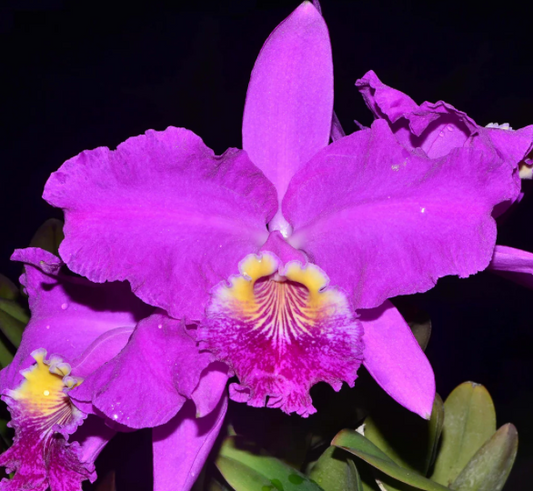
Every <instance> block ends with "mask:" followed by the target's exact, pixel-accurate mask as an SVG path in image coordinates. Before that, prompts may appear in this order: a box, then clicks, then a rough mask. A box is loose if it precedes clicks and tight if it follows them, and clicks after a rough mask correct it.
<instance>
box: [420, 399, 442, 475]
mask: <svg viewBox="0 0 533 491" xmlns="http://www.w3.org/2000/svg"><path fill="white" fill-rule="evenodd" d="M443 427H444V404H443V403H442V399H441V397H440V396H439V394H435V400H434V401H433V410H432V411H431V418H430V420H429V428H428V453H427V456H426V463H425V466H424V468H425V471H424V475H427V473H428V471H429V469H430V468H431V466H432V465H433V462H435V458H436V457H437V449H438V448H439V441H440V437H441V435H442V428H443Z"/></svg>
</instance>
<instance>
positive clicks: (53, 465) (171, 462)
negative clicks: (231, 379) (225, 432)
mask: <svg viewBox="0 0 533 491" xmlns="http://www.w3.org/2000/svg"><path fill="white" fill-rule="evenodd" d="M13 259H14V260H17V261H22V262H23V263H25V266H26V272H25V274H24V275H23V276H22V278H21V282H22V284H23V285H24V287H25V289H26V292H27V293H28V295H29V301H30V308H31V313H32V316H31V320H30V323H29V324H28V326H27V328H26V329H25V331H24V335H23V339H22V343H21V345H20V348H19V350H18V352H17V354H16V356H15V358H14V360H13V362H12V363H11V364H10V365H9V366H8V367H6V368H5V369H4V370H2V372H1V373H0V390H1V393H2V399H3V400H4V401H5V402H6V403H7V405H8V408H9V410H10V411H11V414H12V421H11V423H10V425H11V426H12V427H14V428H15V441H14V444H13V446H12V447H11V448H9V449H8V450H7V451H6V452H5V453H4V454H3V455H1V456H0V465H2V466H5V467H6V468H7V471H8V472H15V475H14V477H13V479H11V480H7V479H4V480H3V481H2V482H1V483H0V489H1V490H19V489H30V488H31V489H42V490H43V491H44V490H45V489H48V487H50V489H51V490H52V491H56V490H64V491H77V490H80V489H81V482H82V481H83V480H85V479H89V480H91V481H94V480H95V479H96V472H95V468H94V461H95V459H96V457H97V456H98V454H99V453H100V451H101V450H102V449H103V447H104V446H105V444H106V443H107V442H108V441H109V439H110V438H111V437H112V436H113V435H114V434H115V433H116V430H120V431H124V430H125V431H128V430H131V429H135V428H136V426H135V413H134V412H128V415H131V422H130V416H127V417H126V418H125V422H126V423H127V425H119V424H117V423H116V419H117V418H115V417H111V418H105V417H102V414H101V413H98V411H95V410H94V408H93V406H92V405H91V404H90V403H84V402H76V401H73V400H72V398H71V397H70V395H71V392H72V390H73V388H75V387H80V388H81V387H82V386H83V385H84V383H85V380H86V379H91V377H90V376H91V374H92V373H93V372H95V371H97V370H98V369H99V367H101V366H106V367H108V368H111V369H113V368H114V367H116V366H117V365H119V366H120V360H121V355H120V354H119V353H120V352H121V350H123V348H124V347H125V346H126V344H128V347H131V346H133V345H135V343H136V342H137V340H139V339H140V338H142V335H143V333H144V332H146V328H147V326H152V325H153V323H154V322H155V323H157V325H158V326H160V327H157V329H158V332H160V333H161V335H162V336H163V338H162V339H168V338H170V337H173V346H174V347H175V348H176V347H177V346H179V347H180V348H181V349H182V350H183V352H185V351H191V350H193V355H192V356H189V360H190V362H191V364H192V363H195V366H194V367H191V366H187V367H182V368H183V370H186V372H183V371H182V372H180V370H179V369H178V370H175V371H174V375H175V376H176V378H177V379H178V380H175V381H174V384H173V383H172V382H173V381H169V380H163V378H164V377H161V381H163V382H164V383H166V392H165V396H166V397H168V398H172V407H171V411H170V412H168V413H165V414H159V417H160V421H159V423H160V426H159V427H158V428H155V429H154V454H155V458H154V466H155V468H156V469H157V470H158V471H159V470H160V469H166V468H167V467H168V468H170V469H172V471H173V472H177V475H174V476H173V479H172V481H171V482H172V486H178V487H180V488H188V487H190V486H192V484H193V483H194V481H195V479H196V477H195V474H196V473H198V472H199V470H200V469H201V467H202V466H203V464H204V461H205V459H206V458H207V455H208V453H209V450H210V448H211V446H212V444H213V442H214V439H215V438H216V436H217V434H218V430H219V428H220V425H221V424H222V420H223V416H224V414H225V408H226V398H225V397H223V394H222V391H223V388H224V386H225V382H226V379H227V377H225V372H224V371H223V372H222V383H221V384H218V385H219V386H220V385H221V386H222V389H219V391H218V393H217V392H216V387H215V385H214V382H216V380H217V374H218V371H217V370H216V368H217V367H216V365H209V359H208V358H207V357H206V355H203V356H202V355H200V354H199V353H197V351H196V350H195V343H194V341H193V340H192V339H191V338H190V337H189V336H187V335H186V333H185V332H184V331H183V329H182V328H181V324H180V323H179V322H177V321H174V320H172V319H168V318H167V316H166V315H161V313H158V312H155V313H153V310H154V309H153V308H152V307H149V306H147V305H145V304H143V303H142V302H141V301H140V300H139V299H137V298H136V297H135V296H134V295H132V294H131V292H130V291H129V289H128V287H127V285H124V284H120V283H111V284H106V285H96V284H94V283H91V282H89V281H87V280H85V279H80V278H74V277H72V276H68V275H65V274H64V273H63V272H62V271H61V268H62V262H61V261H60V260H59V258H57V257H55V256H53V255H52V254H50V253H48V252H46V251H43V250H40V249H35V248H30V249H25V250H19V251H15V253H14V255H13ZM134 331H135V333H134V334H133V338H132V340H131V341H129V339H130V337H132V333H133V332H134ZM128 341H129V342H128ZM194 353H196V356H194ZM143 354H144V355H145V356H146V361H144V360H140V361H141V363H138V365H137V367H136V368H137V371H136V372H135V369H134V370H132V371H131V372H130V377H134V376H135V374H138V376H144V372H145V370H151V369H152V370H153V369H154V368H155V366H154V362H153V360H155V357H154V358H153V359H152V357H151V356H150V353H147V352H146V351H144V352H143ZM132 361H133V360H132ZM135 361H136V362H139V359H137V360H135ZM167 372H169V370H165V372H164V374H166V373H167ZM200 376H201V379H200ZM113 377H114V379H119V378H120V374H119V373H112V374H111V378H110V379H108V380H107V381H106V382H108V383H109V382H110V381H111V380H113ZM218 378H221V377H220V376H218ZM123 390H128V387H123ZM157 390H158V393H159V394H160V393H161V392H162V390H161V388H157ZM102 392H105V390H104V389H102ZM191 392H192V393H191ZM206 392H208V395H209V397H207V396H206V395H205V393H206ZM136 396H137V397H138V398H140V399H141V400H143V394H136ZM103 397H105V395H103ZM213 398H214V399H213ZM187 399H192V401H195V400H196V401H199V402H198V403H197V404H196V407H195V404H194V402H192V401H191V402H187ZM143 402H144V404H143V408H144V411H146V412H147V411H148V410H149V409H150V404H149V403H148V402H147V400H143ZM124 410H126V411H127V410H128V408H122V407H121V406H120V402H118V404H117V405H116V406H115V414H117V413H120V414H122V413H123V412H124ZM191 411H192V414H191ZM152 416H153V413H152ZM165 423H166V424H165ZM154 426H155V424H154ZM176 442H180V444H179V445H177V444H176ZM184 442H186V443H184ZM159 475H161V472H159ZM172 486H170V487H169V488H172Z"/></svg>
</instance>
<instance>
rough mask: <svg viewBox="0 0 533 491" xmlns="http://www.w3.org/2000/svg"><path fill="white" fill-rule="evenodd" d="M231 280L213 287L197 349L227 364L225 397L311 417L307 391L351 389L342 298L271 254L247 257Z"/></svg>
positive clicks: (350, 319) (358, 346)
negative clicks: (230, 374) (325, 386)
mask: <svg viewBox="0 0 533 491" xmlns="http://www.w3.org/2000/svg"><path fill="white" fill-rule="evenodd" d="M239 271H240V273H241V274H240V275H239V276H232V277H231V278H230V280H229V283H226V282H222V283H220V284H219V285H218V286H217V287H216V288H214V289H213V293H212V300H211V303H210V304H209V306H208V309H207V318H206V320H205V322H204V324H203V325H201V326H200V328H199V331H198V339H199V340H200V346H201V347H202V348H205V349H207V350H209V351H211V352H213V353H214V355H215V356H216V358H217V359H219V360H222V361H224V362H226V363H228V364H229V365H230V367H231V369H232V370H233V371H234V372H235V373H236V375H237V376H238V377H239V380H240V384H232V385H231V386H230V397H231V398H232V399H233V400H236V401H239V402H247V403H248V404H249V405H251V406H258V407H262V406H268V407H279V408H281V409H282V410H283V411H284V412H286V413H292V412H296V413H298V414H300V415H302V416H308V415H309V414H312V413H314V412H316V409H315V408H314V407H313V404H312V401H311V397H310V395H309V390H310V388H311V387H312V386H313V385H314V384H316V383H318V382H321V381H324V382H327V383H329V384H330V385H331V386H332V387H333V388H334V389H335V390H340V388H341V386H342V382H343V381H345V382H347V383H348V384H349V385H350V386H353V384H354V381H355V379H356V377H357V369H358V368H359V366H360V364H361V361H362V350H363V343H362V341H361V337H362V334H363V333H362V329H361V327H360V324H359V323H358V322H357V320H356V316H355V315H354V314H353V310H352V308H351V306H350V304H349V302H348V301H347V300H346V297H345V296H344V294H343V293H342V292H341V291H339V290H337V289H336V288H331V287H328V278H327V276H326V275H325V274H324V272H323V271H322V270H321V269H320V268H318V267H316V266H315V265H313V264H307V265H305V266H303V265H302V263H300V262H298V261H290V262H288V263H286V264H283V263H282V262H281V261H280V259H279V258H278V257H277V256H276V255H274V254H272V253H271V252H264V253H262V254H261V256H256V255H249V256H247V257H246V258H245V259H244V260H243V261H242V262H241V263H240V265H239Z"/></svg>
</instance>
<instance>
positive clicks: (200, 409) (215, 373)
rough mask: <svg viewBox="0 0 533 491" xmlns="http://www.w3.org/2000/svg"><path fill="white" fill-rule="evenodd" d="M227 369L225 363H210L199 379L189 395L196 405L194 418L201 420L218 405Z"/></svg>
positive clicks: (226, 376) (223, 388)
mask: <svg viewBox="0 0 533 491" xmlns="http://www.w3.org/2000/svg"><path fill="white" fill-rule="evenodd" d="M228 376H229V367H228V365H226V364H225V363H222V362H220V361H215V362H213V363H211V365H209V366H208V367H207V368H206V369H205V370H204V371H203V372H202V375H201V377H200V382H199V383H198V386H197V387H196V389H194V391H193V393H192V394H191V399H192V400H193V401H194V404H195V405H196V417H197V418H203V417H204V416H206V415H208V414H209V413H210V412H211V411H213V409H215V407H216V406H217V405H218V402H219V401H220V398H221V397H222V394H223V393H224V391H225V390H226V383H227V381H228Z"/></svg>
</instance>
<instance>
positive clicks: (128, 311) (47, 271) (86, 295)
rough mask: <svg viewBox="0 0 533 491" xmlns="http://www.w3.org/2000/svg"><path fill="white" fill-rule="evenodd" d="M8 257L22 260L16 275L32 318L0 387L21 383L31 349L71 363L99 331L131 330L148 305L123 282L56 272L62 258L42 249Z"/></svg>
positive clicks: (30, 249)
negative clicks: (97, 280)
mask: <svg viewBox="0 0 533 491" xmlns="http://www.w3.org/2000/svg"><path fill="white" fill-rule="evenodd" d="M12 259H13V260H15V261H21V262H23V263H24V264H25V273H24V274H23V275H22V276H21V278H20V281H21V283H22V285H23V286H24V288H25V290H26V292H27V294H28V296H29V305H30V310H31V320H30V322H29V324H28V325H27V327H26V329H25V330H24V334H23V336H22V342H21V344H20V347H19V349H18V351H17V354H16V355H15V358H14V359H13V362H12V363H11V364H10V365H9V366H8V367H6V368H4V369H3V370H2V372H0V390H3V389H5V388H13V387H14V386H15V385H17V384H18V383H20V381H21V375H20V373H19V371H20V370H21V369H22V368H23V367H26V366H28V364H29V363H32V362H33V359H32V357H31V353H32V351H34V350H35V349H37V348H44V349H46V350H47V351H48V352H49V353H52V354H54V353H57V354H59V355H61V356H62V357H63V358H64V359H65V360H67V361H68V362H70V363H72V362H73V361H74V360H75V359H76V358H77V357H79V356H80V355H81V354H82V353H83V352H84V351H85V350H86V349H87V348H88V347H89V346H90V345H91V343H93V342H94V341H95V340H96V339H97V338H99V337H100V336H101V335H103V334H105V333H107V332H108V331H111V330H113V329H115V328H120V327H122V328H126V329H130V330H131V329H133V327H134V326H135V325H136V324H137V322H138V321H139V320H140V319H142V318H143V317H145V316H147V315H149V314H150V313H151V311H152V310H153V308H152V307H149V306H148V305H145V304H143V303H142V302H141V301H140V300H139V299H138V298H136V297H135V296H134V295H133V294H132V293H131V291H130V289H129V286H128V285H127V284H122V283H109V284H105V285H96V284H93V283H91V282H89V281H87V280H85V279H82V278H74V277H72V276H67V275H65V274H63V273H61V271H60V268H61V266H62V265H63V263H62V262H61V261H60V260H59V259H58V258H57V257H56V256H54V255H53V254H50V253H49V252H46V251H43V250H42V249H37V248H29V249H23V250H20V249H19V250H17V251H15V253H14V254H13V256H12ZM83 375H85V374H83Z"/></svg>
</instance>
